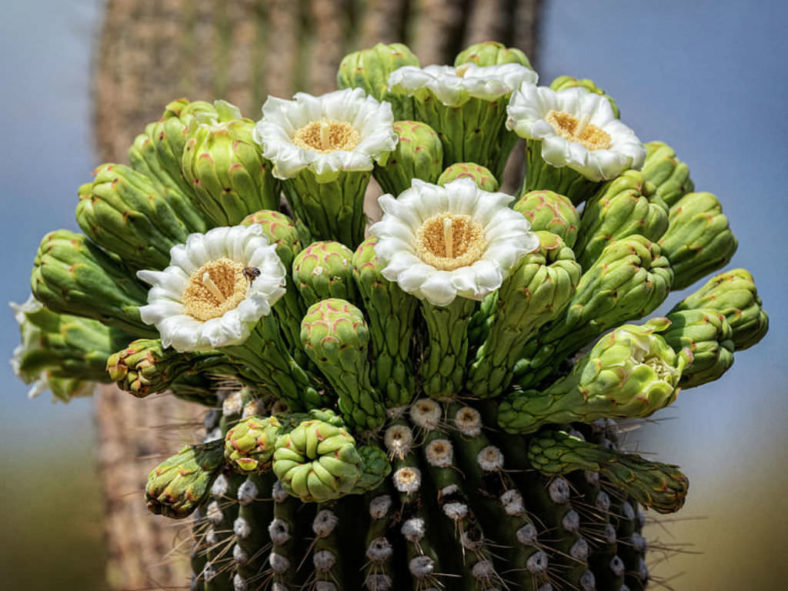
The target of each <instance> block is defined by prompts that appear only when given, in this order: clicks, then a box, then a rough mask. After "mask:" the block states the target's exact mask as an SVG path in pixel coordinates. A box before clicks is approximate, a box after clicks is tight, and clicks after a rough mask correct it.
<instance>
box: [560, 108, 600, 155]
mask: <svg viewBox="0 0 788 591" xmlns="http://www.w3.org/2000/svg"><path fill="white" fill-rule="evenodd" d="M545 121H547V122H548V123H549V124H550V125H551V126H552V127H553V129H554V130H555V132H556V133H557V134H558V135H560V136H561V137H562V138H565V139H567V140H569V141H570V142H577V143H578V144H582V145H583V146H584V147H585V148H587V149H589V150H607V149H608V148H609V147H610V134H608V133H607V132H606V131H605V130H603V129H600V128H599V127H597V126H596V125H593V124H592V123H589V122H588V121H589V117H588V115H583V116H582V117H581V118H580V119H578V118H577V117H575V116H574V115H571V114H570V113H564V112H563V111H552V110H551V111H550V112H549V113H547V116H546V117H545Z"/></svg>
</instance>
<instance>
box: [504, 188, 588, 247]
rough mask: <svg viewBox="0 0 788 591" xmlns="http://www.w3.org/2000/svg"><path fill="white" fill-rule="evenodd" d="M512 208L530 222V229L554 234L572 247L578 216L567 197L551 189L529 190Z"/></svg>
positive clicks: (577, 227)
mask: <svg viewBox="0 0 788 591" xmlns="http://www.w3.org/2000/svg"><path fill="white" fill-rule="evenodd" d="M514 210H515V211H519V212H520V213H521V214H523V215H524V216H525V219H527V220H528V221H529V222H531V230H534V231H540V230H542V231H545V232H550V233H552V234H556V235H558V236H559V237H560V238H561V240H563V241H564V242H565V243H566V245H567V246H568V247H569V248H574V246H575V242H576V241H577V232H578V229H579V228H580V216H579V215H578V213H577V210H576V209H575V206H574V205H572V202H571V201H570V200H569V199H568V198H567V197H564V196H563V195H559V194H558V193H554V192H553V191H530V192H528V193H526V194H525V195H523V196H522V197H520V199H518V200H517V203H515V204H514Z"/></svg>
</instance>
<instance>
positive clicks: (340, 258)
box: [293, 241, 356, 306]
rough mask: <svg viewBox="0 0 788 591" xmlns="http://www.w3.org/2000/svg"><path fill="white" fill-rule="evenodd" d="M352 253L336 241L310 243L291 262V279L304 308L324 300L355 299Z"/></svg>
mask: <svg viewBox="0 0 788 591" xmlns="http://www.w3.org/2000/svg"><path fill="white" fill-rule="evenodd" d="M352 258H353V251H352V250H350V249H349V248H348V247H347V246H345V245H344V244H341V243H339V242H331V241H322V242H313V243H312V244H310V245H309V246H307V247H306V248H305V249H304V250H302V251H301V252H299V253H298V254H297V255H296V257H295V260H294V261H293V280H294V282H295V286H296V288H297V289H298V293H300V294H301V298H302V299H303V300H304V302H305V303H306V305H307V306H311V305H312V304H315V303H317V302H319V301H320V300H324V299H328V298H340V299H343V300H347V301H350V302H353V301H355V300H356V287H355V284H354V282H353V269H352V265H351V260H352Z"/></svg>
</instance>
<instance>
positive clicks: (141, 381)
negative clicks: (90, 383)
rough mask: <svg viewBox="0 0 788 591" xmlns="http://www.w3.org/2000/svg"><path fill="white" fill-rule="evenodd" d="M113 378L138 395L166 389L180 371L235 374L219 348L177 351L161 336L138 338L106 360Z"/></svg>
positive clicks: (142, 395) (122, 386) (126, 389)
mask: <svg viewBox="0 0 788 591" xmlns="http://www.w3.org/2000/svg"><path fill="white" fill-rule="evenodd" d="M106 371H107V372H108V373H109V377H110V379H111V380H112V381H113V382H116V383H117V386H118V387H119V388H120V389H121V390H124V391H126V392H129V393H131V394H133V395H134V396H136V397H138V398H145V397H146V396H148V395H150V394H157V393H159V392H164V391H165V390H168V389H169V388H170V386H171V385H172V383H173V382H174V381H175V380H177V379H178V378H180V377H181V376H182V375H183V374H186V373H191V374H196V373H200V372H204V371H210V372H213V373H225V374H227V375H234V374H235V373H236V371H235V370H234V369H233V368H232V367H231V366H230V361H229V360H228V359H227V357H225V356H224V355H223V354H221V353H219V352H218V351H200V352H197V353H178V352H177V351H175V349H172V348H168V349H165V348H164V347H162V345H161V340H160V339H138V340H136V341H133V342H131V343H129V344H128V346H127V347H124V348H123V349H121V350H120V351H118V352H116V353H113V354H112V355H110V356H109V358H108V359H107V360H106Z"/></svg>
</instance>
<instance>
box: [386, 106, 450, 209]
mask: <svg viewBox="0 0 788 591" xmlns="http://www.w3.org/2000/svg"><path fill="white" fill-rule="evenodd" d="M394 132H395V133H396V134H397V137H398V138H399V139H398V141H397V147H396V148H395V149H394V151H393V152H392V153H391V154H390V155H389V157H388V159H387V160H386V162H385V164H382V165H376V166H375V170H374V172H373V174H374V175H375V180H376V181H378V183H379V184H380V187H381V188H382V189H383V192H384V193H390V194H392V195H394V196H396V195H399V194H400V193H402V192H403V191H404V190H405V189H410V184H411V181H412V180H413V179H421V180H423V181H425V182H428V183H435V182H436V181H437V180H438V177H439V176H440V174H441V170H443V144H441V141H440V138H438V134H437V133H435V130H434V129H432V128H431V127H430V126H429V125H427V124H426V123H422V122H420V121H396V122H395V123H394Z"/></svg>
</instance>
